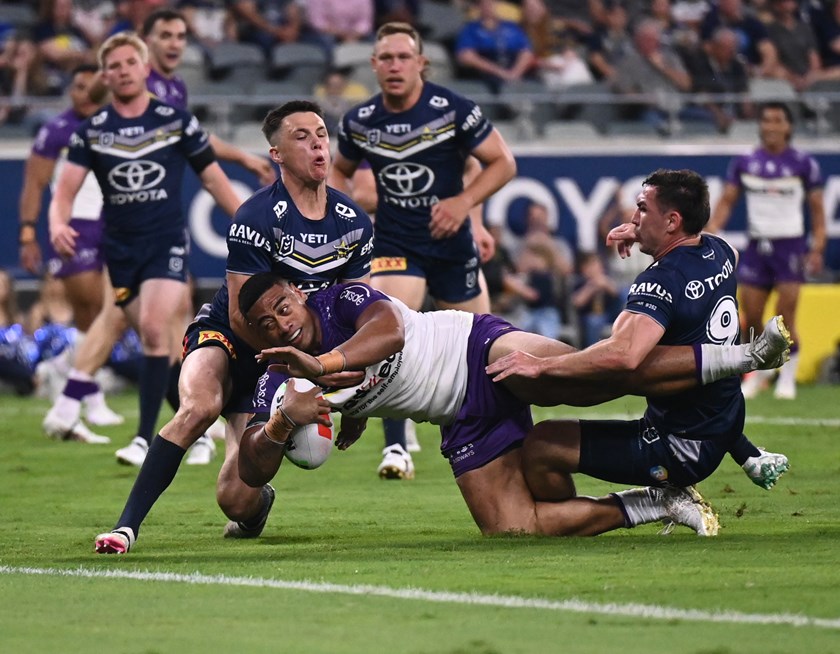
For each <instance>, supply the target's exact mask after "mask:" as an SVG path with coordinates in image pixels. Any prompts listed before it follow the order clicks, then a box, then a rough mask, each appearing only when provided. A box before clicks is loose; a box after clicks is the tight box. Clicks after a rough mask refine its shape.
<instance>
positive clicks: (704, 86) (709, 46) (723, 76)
mask: <svg viewBox="0 0 840 654" xmlns="http://www.w3.org/2000/svg"><path fill="white" fill-rule="evenodd" d="M684 60H685V64H686V68H687V69H688V72H689V75H691V80H692V88H691V90H692V92H693V93H715V94H723V93H733V94H735V93H740V94H744V93H747V91H748V90H749V77H748V75H747V68H746V66H745V65H744V64H743V62H742V61H741V59H740V58H739V57H738V35H737V34H736V33H735V32H733V31H732V30H731V29H729V28H728V27H719V28H718V29H716V30H715V32H714V34H712V36H711V38H710V39H709V40H708V41H706V42H705V43H703V44H702V46H700V47H698V48H696V49H695V50H693V51H692V52H689V53H687V54H686V55H685V56H684ZM697 109H698V110H700V111H705V112H707V113H708V118H709V120H711V121H714V123H715V125H716V126H717V128H718V131H720V132H722V133H725V132H727V131H728V130H729V127H730V126H731V125H732V122H733V121H734V120H736V119H738V118H752V117H753V114H754V108H753V106H752V103H750V102H748V101H745V102H735V101H730V102H721V101H717V100H710V101H708V102H703V103H701V104H699V105H698V106H697Z"/></svg>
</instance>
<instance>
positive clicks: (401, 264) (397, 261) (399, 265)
mask: <svg viewBox="0 0 840 654" xmlns="http://www.w3.org/2000/svg"><path fill="white" fill-rule="evenodd" d="M397 270H408V261H407V260H406V258H405V257H374V258H373V259H372V260H371V262H370V272H371V274H372V275H375V274H376V273H384V272H395V271H397Z"/></svg>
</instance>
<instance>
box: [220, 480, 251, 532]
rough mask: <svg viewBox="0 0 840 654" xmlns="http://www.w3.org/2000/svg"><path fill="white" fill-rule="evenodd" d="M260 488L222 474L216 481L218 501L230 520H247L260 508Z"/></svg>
mask: <svg viewBox="0 0 840 654" xmlns="http://www.w3.org/2000/svg"><path fill="white" fill-rule="evenodd" d="M260 497H261V496H260V489H259V488H251V487H250V486H246V485H245V483H244V482H242V481H241V480H239V479H238V477H237V478H236V479H233V478H231V477H230V476H227V475H223V474H220V475H219V479H218V482H217V483H216V502H217V503H218V505H219V508H220V509H221V510H222V512H223V513H224V514H225V516H227V518H228V519H229V520H236V521H240V520H247V519H249V518H253V517H254V516H255V515H256V514H257V512H258V511H259V510H260Z"/></svg>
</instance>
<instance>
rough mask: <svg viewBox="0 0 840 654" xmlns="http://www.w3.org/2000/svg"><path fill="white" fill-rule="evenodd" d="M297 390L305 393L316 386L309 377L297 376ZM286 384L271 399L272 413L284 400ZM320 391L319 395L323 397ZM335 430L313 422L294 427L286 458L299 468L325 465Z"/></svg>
mask: <svg viewBox="0 0 840 654" xmlns="http://www.w3.org/2000/svg"><path fill="white" fill-rule="evenodd" d="M294 382H295V390H296V391H297V392H299V393H304V392H306V391H308V390H310V389H312V388H314V387H315V384H313V383H312V382H311V381H309V380H308V379H297V378H295V380H294ZM286 384H288V381H286V382H284V383H283V384H281V385H280V388H278V389H277V392H276V393H275V394H274V397H273V398H272V399H271V415H274V414H275V413H276V412H277V409H278V408H279V407H280V404H281V403H282V402H283V395H285V393H286ZM322 396H323V394H322V393H318V397H322ZM334 438H335V432H334V430H333V428H332V427H327V426H325V425H319V424H317V423H313V424H311V425H300V426H299V427H295V428H294V429H292V433H291V434H290V435H289V444H288V445H287V446H286V453H285V454H286V458H287V459H288V460H289V461H291V462H292V463H294V464H295V465H296V466H297V467H298V468H304V469H306V470H314V469H315V468H318V467H319V466H321V465H323V463H324V461H326V460H327V459H328V458H329V456H330V452H332V449H333V442H334Z"/></svg>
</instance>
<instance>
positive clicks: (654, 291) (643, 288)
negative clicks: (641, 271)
mask: <svg viewBox="0 0 840 654" xmlns="http://www.w3.org/2000/svg"><path fill="white" fill-rule="evenodd" d="M633 295H647V296H648V297H657V298H662V299H663V300H665V301H666V302H669V303H670V302H673V301H674V298H673V297H672V296H671V294H670V293H669V292H668V291H667V290H666V289H664V288H663V287H662V286H661V285H659V284H657V283H656V282H639V283H638V284H633V285H632V286H631V287H630V292H629V293H628V294H627V296H628V297H632V296H633Z"/></svg>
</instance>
